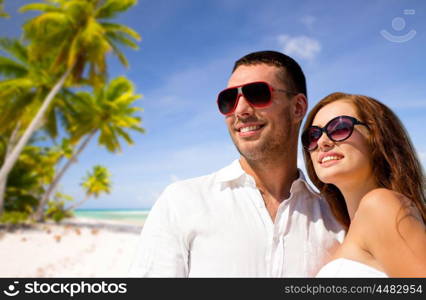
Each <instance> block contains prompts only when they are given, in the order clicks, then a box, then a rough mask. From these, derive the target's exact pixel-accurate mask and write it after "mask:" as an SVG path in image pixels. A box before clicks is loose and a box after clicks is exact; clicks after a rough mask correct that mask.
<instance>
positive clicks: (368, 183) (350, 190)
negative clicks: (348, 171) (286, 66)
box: [337, 177, 378, 221]
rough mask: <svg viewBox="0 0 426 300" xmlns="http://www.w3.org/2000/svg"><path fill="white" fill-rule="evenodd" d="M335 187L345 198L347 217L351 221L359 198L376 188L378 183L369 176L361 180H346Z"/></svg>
mask: <svg viewBox="0 0 426 300" xmlns="http://www.w3.org/2000/svg"><path fill="white" fill-rule="evenodd" d="M337 187H338V188H339V190H340V192H342V195H343V197H344V198H345V202H346V207H347V208H348V213H349V217H350V219H351V221H352V220H353V218H354V216H355V213H356V211H357V210H358V206H359V203H360V202H361V199H362V198H363V197H364V196H365V195H366V194H367V193H368V192H370V191H371V190H374V189H375V188H378V185H377V183H376V181H375V180H374V178H373V177H369V178H368V179H367V180H365V181H362V182H346V183H345V184H344V185H340V186H337Z"/></svg>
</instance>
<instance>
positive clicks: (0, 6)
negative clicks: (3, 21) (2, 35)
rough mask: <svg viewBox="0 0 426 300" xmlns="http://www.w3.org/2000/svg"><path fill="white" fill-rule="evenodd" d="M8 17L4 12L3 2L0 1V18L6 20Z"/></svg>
mask: <svg viewBox="0 0 426 300" xmlns="http://www.w3.org/2000/svg"><path fill="white" fill-rule="evenodd" d="M8 17H9V15H8V14H7V13H6V12H5V11H4V4H3V0H0V18H8Z"/></svg>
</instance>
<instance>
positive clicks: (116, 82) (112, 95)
mask: <svg viewBox="0 0 426 300" xmlns="http://www.w3.org/2000/svg"><path fill="white" fill-rule="evenodd" d="M105 90H106V91H105V98H106V99H108V100H114V99H116V98H118V97H120V95H122V94H124V93H128V92H131V93H132V92H133V90H134V88H133V84H132V82H131V81H130V80H128V79H127V78H126V77H124V76H120V77H117V78H114V79H113V80H111V82H110V83H109V85H108V86H107V87H106V89H105Z"/></svg>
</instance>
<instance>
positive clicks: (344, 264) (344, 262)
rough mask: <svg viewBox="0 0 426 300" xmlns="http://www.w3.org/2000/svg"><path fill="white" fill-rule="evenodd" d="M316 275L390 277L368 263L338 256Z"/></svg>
mask: <svg viewBox="0 0 426 300" xmlns="http://www.w3.org/2000/svg"><path fill="white" fill-rule="evenodd" d="M316 277H389V276H388V275H386V273H383V272H382V271H379V270H377V269H375V268H373V267H370V266H368V265H366V264H363V263H360V262H357V261H354V260H351V259H347V258H337V259H335V260H332V261H330V262H329V263H328V264H326V265H325V266H323V267H322V268H321V269H320V270H319V272H318V274H317V275H316Z"/></svg>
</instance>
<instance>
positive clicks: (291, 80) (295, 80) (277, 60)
mask: <svg viewBox="0 0 426 300" xmlns="http://www.w3.org/2000/svg"><path fill="white" fill-rule="evenodd" d="M256 64H267V65H272V66H276V67H279V68H280V69H281V70H282V72H279V73H278V74H277V75H278V78H279V79H280V80H281V81H282V82H284V84H286V85H287V88H288V89H290V90H292V91H294V92H298V93H302V94H304V95H305V96H306V97H307V91H306V79H305V75H304V74H303V71H302V68H301V67H300V66H299V64H298V63H297V62H296V61H295V60H294V59H293V58H291V57H290V56H287V55H285V54H283V53H281V52H277V51H258V52H253V53H250V54H247V55H245V56H243V57H242V58H240V59H239V60H237V61H236V62H235V64H234V68H233V69H232V73H233V72H234V71H235V70H236V69H237V68H238V67H239V66H241V65H256Z"/></svg>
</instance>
